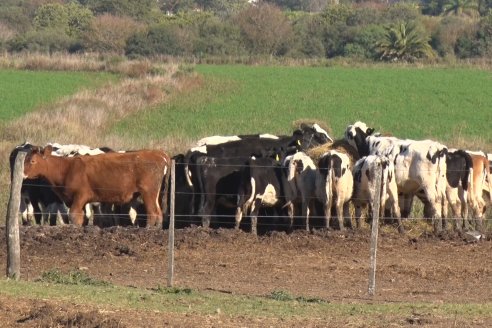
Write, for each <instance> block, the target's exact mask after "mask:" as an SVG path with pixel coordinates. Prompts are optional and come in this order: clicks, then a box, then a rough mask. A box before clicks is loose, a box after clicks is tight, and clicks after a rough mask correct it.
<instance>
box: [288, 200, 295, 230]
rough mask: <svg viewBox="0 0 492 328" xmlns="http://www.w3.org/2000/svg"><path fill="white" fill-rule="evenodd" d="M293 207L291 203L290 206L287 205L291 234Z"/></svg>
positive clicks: (292, 228)
mask: <svg viewBox="0 0 492 328" xmlns="http://www.w3.org/2000/svg"><path fill="white" fill-rule="evenodd" d="M294 211H295V207H294V204H293V203H292V202H291V203H290V204H288V205H287V216H288V217H289V231H290V232H292V231H294V216H295V212H294Z"/></svg>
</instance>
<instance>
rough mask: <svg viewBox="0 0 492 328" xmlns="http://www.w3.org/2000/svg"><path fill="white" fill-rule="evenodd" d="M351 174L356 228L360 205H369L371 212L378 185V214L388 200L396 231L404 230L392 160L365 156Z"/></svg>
mask: <svg viewBox="0 0 492 328" xmlns="http://www.w3.org/2000/svg"><path fill="white" fill-rule="evenodd" d="M378 171H379V172H380V173H378ZM378 174H381V176H380V180H379V181H377V180H376V176H377V175H378ZM353 175H354V192H353V195H352V202H353V203H354V205H355V219H356V224H357V228H360V218H361V209H362V206H366V205H369V213H372V204H373V203H374V201H375V199H376V194H377V188H378V186H380V188H381V189H380V199H379V201H380V208H379V214H380V215H383V213H384V212H385V208H386V207H387V206H386V204H387V202H388V205H389V207H390V208H391V212H392V215H393V217H395V218H396V220H397V222H398V231H399V232H400V233H403V232H405V229H404V227H403V224H402V222H401V215H400V207H399V206H398V186H397V185H396V179H395V166H394V165H393V162H391V161H390V160H389V158H388V157H386V156H379V155H369V156H365V157H362V158H361V159H359V160H358V161H357V162H356V163H355V165H354V168H353Z"/></svg>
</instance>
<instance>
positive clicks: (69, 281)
mask: <svg viewBox="0 0 492 328" xmlns="http://www.w3.org/2000/svg"><path fill="white" fill-rule="evenodd" d="M39 281H42V282H49V283H53V284H62V285H85V286H110V285H111V284H110V283H109V282H107V281H103V280H97V279H94V278H91V277H90V276H89V275H87V273H85V272H83V271H80V270H73V271H70V272H68V273H66V274H65V273H63V272H61V271H60V270H58V269H52V270H49V271H45V272H43V273H42V275H41V278H40V279H39Z"/></svg>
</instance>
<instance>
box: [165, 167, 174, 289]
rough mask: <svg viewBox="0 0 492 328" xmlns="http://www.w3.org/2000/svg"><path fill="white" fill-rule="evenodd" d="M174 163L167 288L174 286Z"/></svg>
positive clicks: (172, 169) (170, 206)
mask: <svg viewBox="0 0 492 328" xmlns="http://www.w3.org/2000/svg"><path fill="white" fill-rule="evenodd" d="M175 166H176V162H175V161H174V159H173V160H172V161H171V201H170V205H169V212H170V213H169V238H168V239H169V240H168V246H167V250H168V257H167V258H168V268H167V287H173V285H174V196H175V191H176V168H175Z"/></svg>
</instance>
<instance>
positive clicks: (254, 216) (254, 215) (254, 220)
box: [251, 199, 261, 236]
mask: <svg viewBox="0 0 492 328" xmlns="http://www.w3.org/2000/svg"><path fill="white" fill-rule="evenodd" d="M254 205H255V206H254V208H253V210H252V211H251V233H252V234H253V235H255V236H256V235H257V234H258V212H259V211H260V206H261V200H260V199H256V200H255V204H254Z"/></svg>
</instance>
